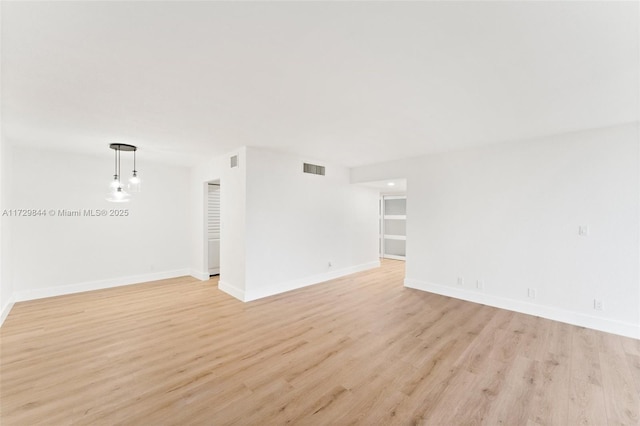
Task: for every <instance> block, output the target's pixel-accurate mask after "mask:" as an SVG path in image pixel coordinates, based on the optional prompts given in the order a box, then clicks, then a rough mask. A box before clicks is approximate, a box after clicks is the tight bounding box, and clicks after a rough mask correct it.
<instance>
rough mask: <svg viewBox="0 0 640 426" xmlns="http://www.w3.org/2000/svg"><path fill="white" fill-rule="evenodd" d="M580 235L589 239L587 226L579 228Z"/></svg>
mask: <svg viewBox="0 0 640 426" xmlns="http://www.w3.org/2000/svg"><path fill="white" fill-rule="evenodd" d="M578 235H580V236H581V237H588V236H589V227H588V226H587V225H580V226H578Z"/></svg>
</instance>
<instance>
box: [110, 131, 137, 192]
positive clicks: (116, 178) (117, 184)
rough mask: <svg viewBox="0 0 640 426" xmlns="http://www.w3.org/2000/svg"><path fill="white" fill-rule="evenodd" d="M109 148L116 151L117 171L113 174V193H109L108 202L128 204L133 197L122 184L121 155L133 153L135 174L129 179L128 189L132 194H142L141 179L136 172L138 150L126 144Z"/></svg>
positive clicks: (118, 144)
mask: <svg viewBox="0 0 640 426" xmlns="http://www.w3.org/2000/svg"><path fill="white" fill-rule="evenodd" d="M109 148H111V149H113V150H114V151H115V160H114V162H115V166H114V168H115V171H114V174H113V180H112V181H111V185H110V188H111V192H109V196H108V197H107V201H111V202H114V203H126V202H128V201H129V200H130V198H131V195H130V194H129V193H128V192H126V191H125V190H124V187H123V183H122V174H121V169H120V153H121V152H122V151H125V152H133V174H132V176H131V178H130V179H129V185H128V189H129V190H130V191H131V192H140V183H141V181H140V178H139V177H138V171H137V170H136V151H137V150H138V148H137V147H136V146H134V145H128V144H125V143H112V144H110V145H109Z"/></svg>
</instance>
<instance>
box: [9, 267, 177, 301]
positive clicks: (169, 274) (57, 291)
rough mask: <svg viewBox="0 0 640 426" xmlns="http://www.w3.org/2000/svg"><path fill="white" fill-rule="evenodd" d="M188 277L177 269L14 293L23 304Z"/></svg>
mask: <svg viewBox="0 0 640 426" xmlns="http://www.w3.org/2000/svg"><path fill="white" fill-rule="evenodd" d="M187 275H189V270H188V269H175V270H173V271H164V272H154V273H151V274H140V275H131V276H128V277H120V278H109V279H106V280H97V281H87V282H83V283H77V284H70V285H63V286H56V287H46V288H36V289H31V290H23V291H17V292H15V293H14V296H15V301H16V302H22V301H26V300H34V299H43V298H45V297H54V296H63V295H65V294H73V293H80V292H83V291H92V290H102V289H105V288H112V287H120V286H124V285H130V284H139V283H144V282H148V281H157V280H164V279H167V278H176V277H184V276H187Z"/></svg>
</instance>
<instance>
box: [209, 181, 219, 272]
mask: <svg viewBox="0 0 640 426" xmlns="http://www.w3.org/2000/svg"><path fill="white" fill-rule="evenodd" d="M207 195H208V196H207V212H208V213H207V240H208V242H209V275H217V274H219V273H220V185H218V184H212V183H210V184H209V191H208V193H207Z"/></svg>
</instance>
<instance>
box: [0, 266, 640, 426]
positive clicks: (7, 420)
mask: <svg viewBox="0 0 640 426" xmlns="http://www.w3.org/2000/svg"><path fill="white" fill-rule="evenodd" d="M403 276H404V263H403V262H399V261H384V262H383V266H382V267H381V268H379V269H375V270H371V271H366V272H362V273H358V274H354V275H351V276H348V277H344V278H341V279H337V280H334V281H330V282H327V283H323V284H319V285H316V286H312V287H307V288H304V289H300V290H296V291H293V292H289V293H286V294H282V295H278V296H274V297H270V298H267V299H263V300H259V301H255V302H251V303H246V304H244V303H241V302H239V301H237V300H235V299H233V298H232V297H230V296H228V295H227V294H225V293H222V292H221V291H219V290H218V289H217V287H216V286H217V282H216V281H214V280H212V281H208V282H200V281H197V280H194V279H192V278H179V279H171V280H163V281H157V282H153V283H145V284H139V285H133V286H127V287H120V288H115V289H108V290H100V291H94V292H88V293H82V294H75V295H69V296H61V297H56V298H50V299H41V300H36V301H30V302H23V303H18V304H16V305H15V306H14V308H13V310H12V311H11V313H10V315H9V317H8V318H7V320H6V321H5V324H4V325H3V326H2V328H0V338H1V343H0V351H1V352H0V375H1V376H0V424H2V425H3V426H9V425H38V424H45V425H67V424H77V425H115V424H122V425H227V424H238V425H284V424H301V425H350V424H359V425H396V424H398V425H404V424H407V425H408V424H412V425H413V424H429V425H467V424H469V425H471V424H474V425H475V424H486V425H498V424H504V425H528V426H534V425H562V426H564V425H578V424H593V425H598V426H600V425H623V424H625V425H637V424H640V341H639V340H634V339H628V338H624V337H620V336H615V335H611V334H607V333H602V332H598V331H593V330H589V329H585V328H580V327H575V326H571V325H567V324H563V323H558V322H554V321H549V320H545V319H541V318H537V317H533V316H528V315H522V314H517V313H513V312H509V311H505V310H500V309H495V308H491V307H488V306H483V305H478V304H474V303H469V302H463V301H459V300H455V299H451V298H447V297H442V296H438V295H434V294H429V293H425V292H421V291H417V290H412V289H407V288H404V287H403V286H402V279H403Z"/></svg>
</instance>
